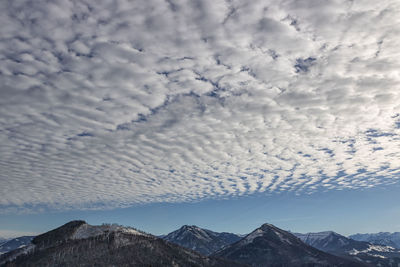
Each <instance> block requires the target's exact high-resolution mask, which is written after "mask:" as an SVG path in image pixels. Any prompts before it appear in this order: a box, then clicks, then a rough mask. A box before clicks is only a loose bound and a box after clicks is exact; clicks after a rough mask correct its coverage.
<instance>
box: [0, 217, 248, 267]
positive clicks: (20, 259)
mask: <svg viewBox="0 0 400 267" xmlns="http://www.w3.org/2000/svg"><path fill="white" fill-rule="evenodd" d="M0 265H1V266H199V267H200V266H242V265H241V264H238V263H234V262H230V261H227V260H224V259H217V258H213V257H207V256H203V255H201V254H199V253H197V252H195V251H192V250H189V249H186V248H183V247H181V246H178V245H175V244H173V243H170V242H167V241H165V240H163V239H160V238H158V237H156V236H153V235H150V234H147V233H144V232H141V231H138V230H136V229H133V228H130V227H122V226H119V225H100V226H93V225H89V224H87V223H86V222H84V221H72V222H69V223H67V224H65V225H63V226H61V227H59V228H56V229H54V230H52V231H49V232H47V233H44V234H42V235H39V236H37V237H35V238H34V239H33V240H32V243H31V244H30V245H28V246H26V247H24V248H20V249H16V250H13V251H10V252H8V253H6V254H4V255H1V256H0Z"/></svg>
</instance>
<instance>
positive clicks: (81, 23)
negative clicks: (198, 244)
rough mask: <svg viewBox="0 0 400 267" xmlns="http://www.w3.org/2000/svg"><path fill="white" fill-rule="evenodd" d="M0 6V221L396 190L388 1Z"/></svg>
mask: <svg viewBox="0 0 400 267" xmlns="http://www.w3.org/2000/svg"><path fill="white" fill-rule="evenodd" d="M0 10H1V11H0V13H1V16H0V25H1V27H0V37H1V42H0V57H1V58H0V60H1V63H0V79H1V82H0V84H1V89H0V142H1V146H0V168H1V172H0V195H1V198H0V207H1V209H2V210H3V212H4V211H10V210H13V211H15V210H24V209H26V208H27V207H29V208H30V209H39V207H42V206H48V207H53V208H59V209H66V208H103V207H106V208H110V207H121V206H128V205H131V204H134V203H148V202H157V201H171V202H174V201H192V200H198V199H203V198H210V197H211V198H223V197H229V196H235V195H243V194H252V193H256V192H264V193H277V192H282V191H293V192H296V193H300V194H301V193H312V192H315V191H318V190H337V189H344V188H350V189H357V188H363V187H373V186H376V185H380V184H390V183H394V182H397V181H398V180H399V176H400V174H399V170H400V162H399V158H400V139H399V138H400V115H399V114H400V73H399V70H400V52H399V49H398V48H399V47H400V38H399V37H398V36H400V17H399V16H398V14H399V13H400V2H399V1H398V0H382V1H373V0H356V1H340V0H324V1H322V0H307V1H306V0H304V1H295V0H281V1H265V0H262V1H257V0H254V1H236V0H229V1H228V0H227V1H215V0H212V1H211V0H210V1H205V0H201V1H200V0H197V1H193V0H190V1H189V0H188V1H184V0H167V1H161V0H148V1H122V0H118V1H95V2H94V1H67V0H65V1H61V0H60V1H39V0H35V1H11V0H10V1H0Z"/></svg>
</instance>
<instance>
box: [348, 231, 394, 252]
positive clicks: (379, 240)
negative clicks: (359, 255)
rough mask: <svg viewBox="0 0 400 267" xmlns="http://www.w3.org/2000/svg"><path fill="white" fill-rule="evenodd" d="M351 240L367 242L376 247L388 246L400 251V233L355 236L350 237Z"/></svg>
mask: <svg viewBox="0 0 400 267" xmlns="http://www.w3.org/2000/svg"><path fill="white" fill-rule="evenodd" d="M349 238H351V239H354V240H358V241H366V242H370V243H372V244H376V245H386V246H391V247H394V248H398V249H400V232H394V233H389V232H380V233H375V234H355V235H351V236H349Z"/></svg>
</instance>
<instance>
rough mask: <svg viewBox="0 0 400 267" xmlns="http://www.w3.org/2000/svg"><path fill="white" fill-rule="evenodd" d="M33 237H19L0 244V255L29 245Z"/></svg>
mask: <svg viewBox="0 0 400 267" xmlns="http://www.w3.org/2000/svg"><path fill="white" fill-rule="evenodd" d="M33 238H34V236H21V237H17V238H13V239H9V240H7V241H4V242H3V243H0V255H1V254H5V253H7V252H9V251H11V250H14V249H17V248H22V247H25V246H27V245H29V244H30V243H31V241H32V239H33Z"/></svg>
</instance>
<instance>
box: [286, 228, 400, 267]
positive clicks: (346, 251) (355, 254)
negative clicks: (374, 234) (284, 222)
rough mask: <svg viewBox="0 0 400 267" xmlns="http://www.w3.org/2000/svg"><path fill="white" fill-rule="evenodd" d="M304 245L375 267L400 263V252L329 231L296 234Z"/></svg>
mask: <svg viewBox="0 0 400 267" xmlns="http://www.w3.org/2000/svg"><path fill="white" fill-rule="evenodd" d="M294 235H296V236H297V237H298V238H300V239H301V240H302V241H303V242H304V243H306V244H308V245H310V246H312V247H315V248H317V249H319V250H322V251H325V252H328V253H330V254H333V255H337V256H341V257H346V258H352V259H354V260H357V261H361V262H364V263H366V264H373V265H374V266H397V263H400V250H398V249H396V248H393V247H390V246H382V245H374V244H371V243H368V242H365V241H356V240H353V239H350V238H347V237H345V236H342V235H340V234H338V233H335V232H332V231H327V232H319V233H307V234H299V233H294Z"/></svg>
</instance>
